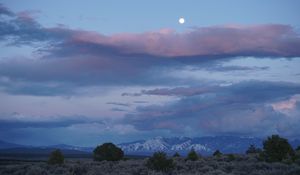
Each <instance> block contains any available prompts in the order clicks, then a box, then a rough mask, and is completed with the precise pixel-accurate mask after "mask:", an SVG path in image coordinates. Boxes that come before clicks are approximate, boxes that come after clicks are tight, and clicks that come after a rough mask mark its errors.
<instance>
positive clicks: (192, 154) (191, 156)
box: [187, 149, 199, 161]
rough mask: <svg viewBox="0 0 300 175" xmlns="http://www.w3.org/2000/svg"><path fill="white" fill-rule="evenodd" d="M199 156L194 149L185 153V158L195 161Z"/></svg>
mask: <svg viewBox="0 0 300 175" xmlns="http://www.w3.org/2000/svg"><path fill="white" fill-rule="evenodd" d="M198 159H199V156H198V154H197V153H196V151H195V150H194V149H192V150H191V151H190V152H189V154H188V155H187V160H191V161H195V160H198Z"/></svg>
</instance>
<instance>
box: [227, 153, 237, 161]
mask: <svg viewBox="0 0 300 175" xmlns="http://www.w3.org/2000/svg"><path fill="white" fill-rule="evenodd" d="M227 157H228V161H234V160H235V159H236V157H235V156H234V154H228V155H227Z"/></svg>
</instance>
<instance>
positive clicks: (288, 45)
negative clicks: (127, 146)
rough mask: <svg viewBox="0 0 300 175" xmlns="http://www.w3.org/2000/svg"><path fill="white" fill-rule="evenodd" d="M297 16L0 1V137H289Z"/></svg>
mask: <svg viewBox="0 0 300 175" xmlns="http://www.w3.org/2000/svg"><path fill="white" fill-rule="evenodd" d="M299 9H300V2H299V1H297V0H285V1H282V0H272V1H271V0H264V1H261V0H252V1H242V0H226V1H225V0H218V1H217V0H197V1H196V0H194V1H192V0H189V1H177V0H172V1H169V0H166V1H158V0H152V1H140V0H126V1H116V0H111V1H104V0H103V1H102V0H97V1H96V0H89V1H79V0H78V1H74V0H73V1H71V0H51V1H50V0H49V1H39V0H26V1H25V0H24V1H19V0H2V1H0V50H1V52H0V140H4V141H8V142H14V143H19V144H26V145H51V144H61V143H64V144H71V145H78V146H94V145H97V144H100V143H103V142H114V143H122V142H130V141H135V140H141V139H148V138H152V137H156V136H163V137H179V136H187V137H201V136H222V135H233V136H242V137H266V136H269V135H271V134H279V135H281V136H284V137H286V138H289V139H300V135H299V134H300V132H299V131H300V69H299V67H300V59H299V58H300V20H299V18H300V12H299ZM180 17H183V18H184V19H185V23H184V24H180V23H179V22H178V19H179V18H180Z"/></svg>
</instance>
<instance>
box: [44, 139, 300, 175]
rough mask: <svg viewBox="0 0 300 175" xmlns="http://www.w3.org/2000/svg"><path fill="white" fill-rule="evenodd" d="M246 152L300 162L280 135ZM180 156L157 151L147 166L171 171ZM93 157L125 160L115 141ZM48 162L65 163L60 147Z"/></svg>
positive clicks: (268, 159) (194, 154)
mask: <svg viewBox="0 0 300 175" xmlns="http://www.w3.org/2000/svg"><path fill="white" fill-rule="evenodd" d="M246 154H248V155H255V156H257V157H258V160H260V161H266V162H283V163H294V162H296V161H297V162H298V163H299V162H300V146H298V147H297V148H296V149H295V150H294V149H293V147H292V146H291V145H290V143H289V142H288V140H287V139H285V138H282V137H280V136H279V135H272V136H270V137H268V138H267V139H266V140H264V141H263V148H262V149H260V148H256V147H255V146H254V145H250V146H249V148H248V150H247V151H246ZM213 156H214V157H217V158H218V157H221V156H223V153H222V152H221V151H220V150H216V151H215V152H214V153H213ZM225 156H227V158H228V160H229V161H233V160H235V155H234V154H226V155H225ZM179 157H181V156H180V154H179V153H178V152H176V153H175V154H174V155H173V157H168V156H167V154H166V153H164V152H162V151H159V152H155V153H154V154H153V155H152V156H151V157H150V158H148V160H147V163H146V166H147V167H148V168H150V169H153V170H156V171H169V170H171V169H172V168H173V167H174V163H173V159H174V158H179ZM181 158H182V157H181ZM200 158H201V155H200V154H199V153H197V152H196V151H195V150H194V149H192V150H191V151H190V152H189V153H188V154H187V156H186V157H185V160H186V161H197V160H198V159H200ZM93 159H94V161H104V160H105V161H119V160H124V152H123V150H122V149H121V148H118V147H117V146H116V145H115V144H113V143H104V144H102V145H99V146H97V147H96V148H95V149H94V151H93ZM48 163H49V164H63V163H64V155H63V154H62V152H61V151H60V150H59V149H57V150H55V151H53V152H52V153H51V154H50V156H49V159H48Z"/></svg>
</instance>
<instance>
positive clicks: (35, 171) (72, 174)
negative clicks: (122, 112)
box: [0, 155, 300, 175]
mask: <svg viewBox="0 0 300 175" xmlns="http://www.w3.org/2000/svg"><path fill="white" fill-rule="evenodd" d="M146 161H147V160H146V159H141V160H126V161H125V160H124V161H117V162H107V161H102V162H94V161H91V160H81V161H75V160H67V161H66V162H65V164H64V165H61V166H58V165H48V164H47V163H45V162H32V163H30V162H24V163H19V164H7V165H0V174H1V175H54V174H55V175H56V174H63V175H83V174H86V175H102V174H116V175H129V174H130V175H143V174H144V175H159V174H163V173H162V172H155V171H153V170H150V169H148V168H147V167H146V166H145V164H146ZM174 163H175V167H174V169H173V170H172V171H170V172H169V173H167V174H174V175H181V174H182V175H192V174H193V175H194V174H197V175H202V174H205V175H299V174H300V166H299V165H298V164H284V163H266V162H261V161H258V159H257V158H256V157H255V156H253V155H252V156H246V155H235V159H234V160H232V159H229V158H228V156H221V157H219V158H217V157H206V158H201V159H199V160H197V161H186V160H185V159H183V158H174Z"/></svg>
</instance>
